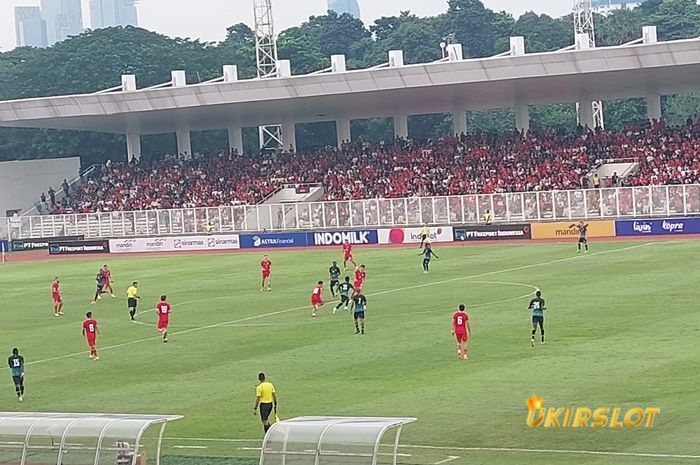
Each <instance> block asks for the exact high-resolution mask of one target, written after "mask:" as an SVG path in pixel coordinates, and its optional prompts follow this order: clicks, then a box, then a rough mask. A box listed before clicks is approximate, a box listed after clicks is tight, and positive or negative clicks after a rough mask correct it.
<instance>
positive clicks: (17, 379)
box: [12, 376, 24, 386]
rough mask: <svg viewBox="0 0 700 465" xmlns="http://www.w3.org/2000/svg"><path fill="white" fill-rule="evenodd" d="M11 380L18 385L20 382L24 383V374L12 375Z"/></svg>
mask: <svg viewBox="0 0 700 465" xmlns="http://www.w3.org/2000/svg"><path fill="white" fill-rule="evenodd" d="M12 382H13V383H15V385H17V386H19V385H20V384H22V383H24V376H13V377H12Z"/></svg>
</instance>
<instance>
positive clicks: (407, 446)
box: [163, 438, 700, 463]
mask: <svg viewBox="0 0 700 465" xmlns="http://www.w3.org/2000/svg"><path fill="white" fill-rule="evenodd" d="M163 439H164V440H165V441H190V442H222V443H256V442H257V443H259V442H260V439H216V438H163ZM401 448H404V449H425V450H437V451H447V452H449V451H464V452H509V453H530V454H568V455H598V456H609V457H638V458H659V459H693V460H695V459H700V455H692V454H660V453H652V452H613V451H598V450H573V449H571V450H570V449H525V448H519V447H459V446H427V445H417V444H400V445H399V449H401ZM239 449H245V450H260V448H259V447H257V448H254V447H247V448H243V447H239ZM449 457H450V459H448V460H455V459H456V458H460V457H458V456H453V455H450V456H449ZM451 457H455V459H452V458H451ZM442 463H446V461H443V462H442Z"/></svg>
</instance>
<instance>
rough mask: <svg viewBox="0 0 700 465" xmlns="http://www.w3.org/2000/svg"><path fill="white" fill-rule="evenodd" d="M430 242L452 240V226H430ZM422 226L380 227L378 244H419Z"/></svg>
mask: <svg viewBox="0 0 700 465" xmlns="http://www.w3.org/2000/svg"><path fill="white" fill-rule="evenodd" d="M429 229H430V241H431V242H452V241H454V235H453V234H454V232H453V228H452V226H438V227H431V228H429ZM422 231H423V228H391V229H380V230H379V231H378V236H379V237H378V239H379V243H380V244H420V241H421V233H422Z"/></svg>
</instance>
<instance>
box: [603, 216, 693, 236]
mask: <svg viewBox="0 0 700 465" xmlns="http://www.w3.org/2000/svg"><path fill="white" fill-rule="evenodd" d="M615 234H616V235H617V236H651V235H684V234H700V218H663V219H658V220H621V221H616V222H615Z"/></svg>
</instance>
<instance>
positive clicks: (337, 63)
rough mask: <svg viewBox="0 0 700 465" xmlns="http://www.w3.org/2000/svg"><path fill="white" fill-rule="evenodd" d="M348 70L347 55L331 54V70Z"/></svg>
mask: <svg viewBox="0 0 700 465" xmlns="http://www.w3.org/2000/svg"><path fill="white" fill-rule="evenodd" d="M347 70H348V68H347V65H346V63H345V55H331V72H333V73H344V72H345V71H347Z"/></svg>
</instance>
